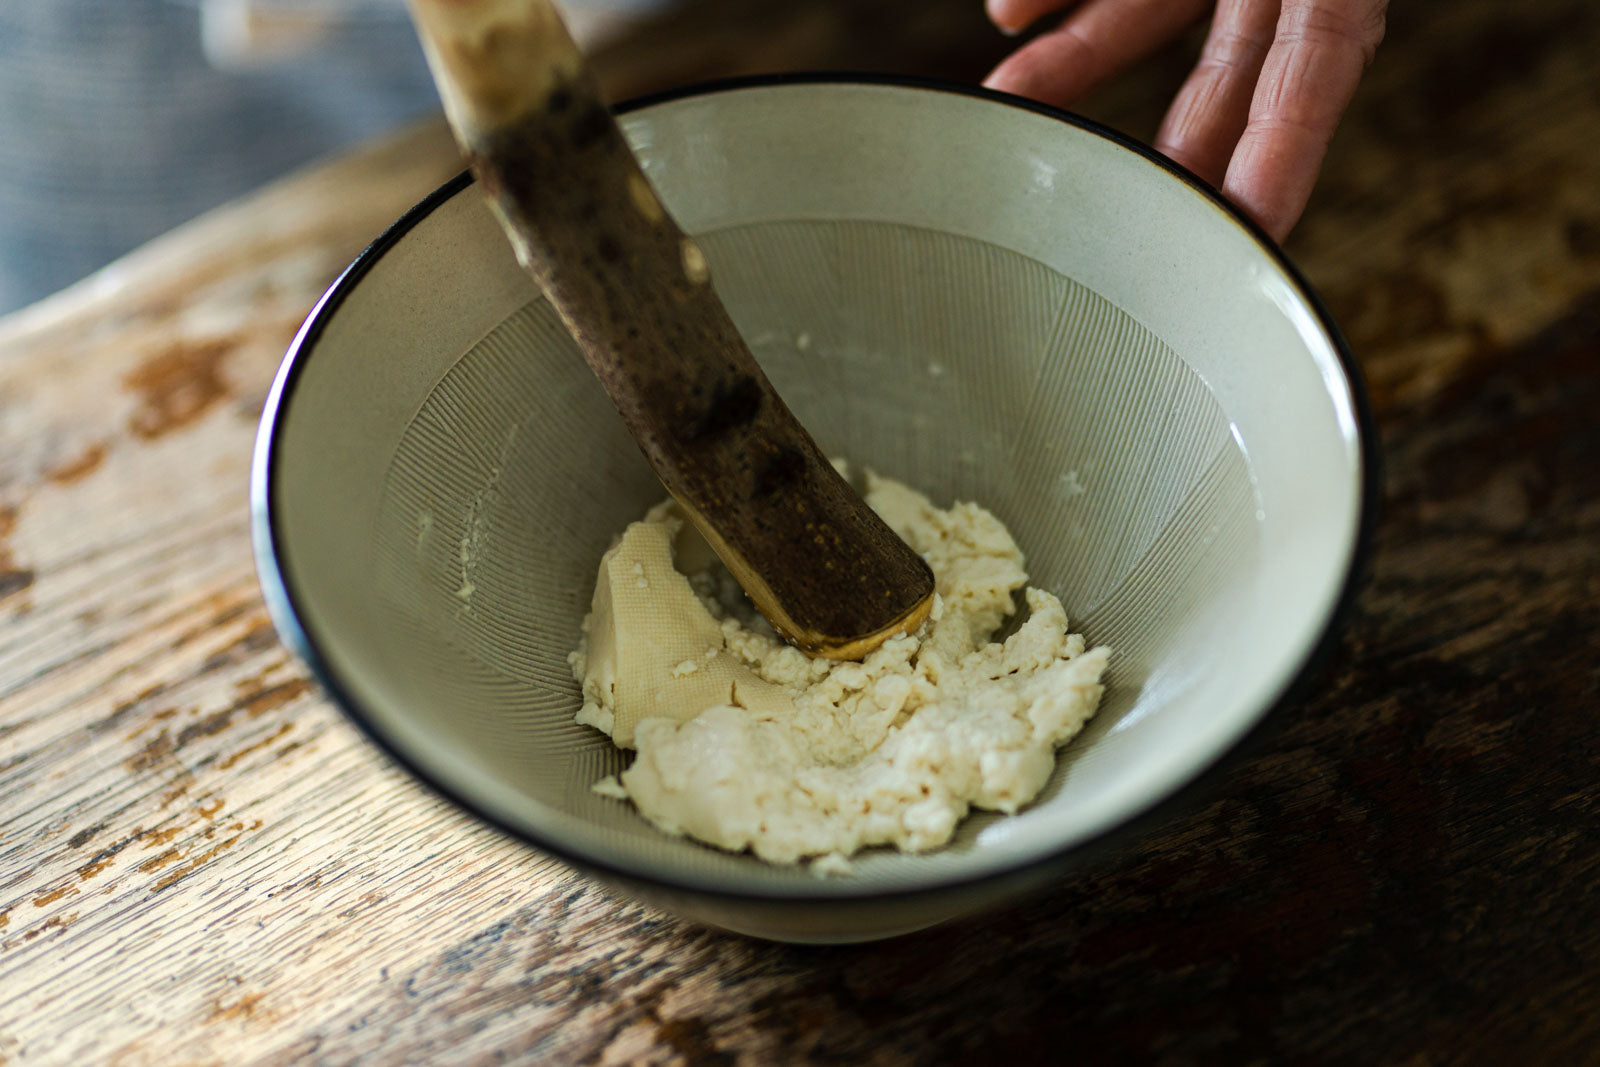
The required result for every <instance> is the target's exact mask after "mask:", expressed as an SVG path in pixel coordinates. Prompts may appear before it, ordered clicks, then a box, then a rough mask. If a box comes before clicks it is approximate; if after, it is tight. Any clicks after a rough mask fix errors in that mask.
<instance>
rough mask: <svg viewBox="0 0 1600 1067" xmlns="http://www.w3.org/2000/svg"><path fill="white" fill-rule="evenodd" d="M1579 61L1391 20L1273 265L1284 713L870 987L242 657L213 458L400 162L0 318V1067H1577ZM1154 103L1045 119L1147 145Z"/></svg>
mask: <svg viewBox="0 0 1600 1067" xmlns="http://www.w3.org/2000/svg"><path fill="white" fill-rule="evenodd" d="M674 42H678V44H677V45H674ZM1190 45H1191V46H1192V42H1191V43H1190ZM1005 47H1006V43H1005V42H1003V41H1001V40H1000V39H999V38H998V37H997V36H995V35H992V34H989V33H987V32H986V31H985V30H984V29H983V24H982V13H981V10H980V5H979V4H977V3H976V2H975V0H894V2H887V3H882V4H859V3H856V2H854V0H800V2H797V3H794V4H786V5H751V4H748V3H746V2H744V0H689V2H688V3H687V4H686V5H685V6H684V7H682V8H681V9H679V10H677V11H675V12H673V13H671V14H668V15H665V16H662V17H661V20H660V21H659V22H658V23H657V24H655V25H653V26H651V27H650V28H649V30H648V33H645V32H644V31H641V32H640V34H639V35H637V36H631V37H625V38H623V39H621V40H619V41H617V42H615V43H614V44H613V45H611V46H610V47H609V48H608V49H607V50H606V51H605V52H604V53H603V54H602V56H601V70H602V74H603V76H604V77H605V78H606V80H607V83H608V86H610V87H611V89H612V91H613V92H614V93H622V94H626V93H630V92H635V91H640V90H644V89H649V88H656V87H660V86H662V85H664V84H669V83H673V82H676V81H681V80H688V79H690V78H698V77H703V76H709V75H714V74H718V73H733V72H747V71H750V70H757V69H773V68H781V67H786V66H835V67H870V66H878V67H889V68H894V69H900V70H909V71H914V72H921V73H934V74H947V75H951V76H955V77H961V78H970V77H975V76H976V75H978V74H980V73H981V71H982V68H983V66H984V64H985V63H986V62H988V61H989V60H991V59H992V58H994V57H995V56H998V55H999V54H1001V53H1002V52H1003V50H1004V48H1005ZM1597 53H1600V9H1596V8H1595V7H1594V5H1592V4H1589V3H1586V2H1581V0H1563V2H1555V0H1530V2H1529V3H1525V4H1519V5H1505V4H1500V3H1495V2H1493V0H1464V2H1458V3H1451V4H1446V3H1443V2H1442V0H1429V2H1426V3H1410V4H1397V5H1395V9H1394V11H1393V12H1392V15H1391V27H1390V34H1389V39H1388V41H1387V42H1386V43H1385V45H1384V46H1383V49H1382V50H1381V51H1380V53H1379V58H1378V62H1377V64H1376V65H1375V66H1374V68H1373V70H1372V72H1371V73H1370V75H1369V77H1368V79H1367V81H1366V83H1365V84H1364V85H1363V88H1362V90H1361V93H1360V94H1359V95H1358V97H1357V99H1356V103H1355V105H1354V109H1353V112H1352V116H1351V119H1350V121H1349V122H1348V123H1347V124H1346V126H1345V128H1344V129H1343V130H1342V132H1341V133H1340V135H1339V137H1338V139H1337V140H1336V141H1335V144H1334V147H1333V152H1332V155H1331V156H1330V160H1329V168H1328V173H1327V176H1326V179H1325V181H1324V182H1323V184H1322V186H1321V187H1320V189H1319V191H1318V194H1317V196H1316V198H1315V199H1314V200H1313V203H1312V207H1311V210H1310V212H1309V214H1308V215H1307V217H1306V220H1305V222H1304V224H1303V225H1302V227H1301V228H1300V230H1299V231H1298V232H1297V233H1296V235H1295V237H1294V238H1293V240H1292V241H1291V245H1290V248H1291V251H1292V253H1293V254H1294V256H1295V258H1296V259H1297V260H1298V262H1299V263H1300V264H1301V266H1302V267H1303V268H1304V269H1305V271H1306V273H1307V274H1308V275H1309V277H1310V278H1311V280H1312V281H1313V283H1314V284H1316V285H1317V286H1318V287H1319V288H1320V289H1321V290H1322V292H1323V293H1324V295H1325V296H1326V298H1327V301H1328V303H1329V305H1330V306H1331V307H1332V309H1333V311H1334V313H1335V315H1336V316H1337V318H1338V319H1339V320H1340V322H1341V323H1342V324H1343V326H1344V328H1345V330H1346V332H1347V333H1348V335H1349V337H1350V340H1351V343H1352V345H1353V347H1354V349H1355V350H1356V352H1357V354H1358V356H1359V358H1360V359H1361V361H1362V363H1363V365H1364V367H1365V368H1366V370H1367V373H1368V375H1369V377H1370V378H1371V381H1372V384H1373V395H1374V400H1375V403H1376V407H1377V411H1378V419H1379V423H1380V426H1381V429H1382V432H1383V437H1384V442H1385V445H1386V448H1387V457H1386V459H1387V465H1386V466H1387V481H1386V489H1385V511H1384V516H1383V520H1382V523H1381V525H1380V527H1379V531H1378V538H1377V553H1376V555H1375V557H1374V559H1373V561H1372V565H1371V578H1370V581H1369V583H1368V584H1367V586H1366V588H1365V590H1364V591H1363V593H1362V595H1361V597H1360V599H1359V600H1358V602H1357V605H1356V610H1355V612H1354V614H1353V617H1352V619H1351V622H1350V625H1349V627H1348V629H1347V631H1346V632H1345V635H1344V637H1343V639H1342V640H1341V641H1340V643H1339V645H1338V647H1337V649H1336V651H1335V653H1334V656H1333V658H1332V660H1331V662H1330V663H1329V665H1328V668H1327V670H1326V672H1325V673H1324V675H1323V676H1322V679H1321V682H1320V684H1319V685H1318V686H1317V687H1316V688H1314V689H1313V690H1311V691H1310V692H1308V693H1307V694H1305V695H1303V696H1301V697H1300V698H1299V699H1297V700H1296V701H1295V702H1293V703H1292V704H1291V705H1290V706H1289V707H1288V708H1286V709H1285V710H1284V712H1283V713H1282V714H1281V716H1280V718H1279V720H1278V723H1277V727H1276V729H1275V731H1274V732H1273V733H1272V734H1271V735H1270V736H1269V737H1267V738H1266V739H1265V740H1263V741H1262V742H1261V744H1260V745H1259V747H1257V748H1256V749H1254V750H1253V751H1252V752H1251V754H1250V755H1249V756H1248V757H1247V758H1246V759H1245V760H1244V761H1243V762H1241V763H1240V764H1239V765H1238V766H1237V767H1235V768H1234V769H1233V770H1232V771H1231V772H1230V774H1229V775H1228V777H1227V778H1226V779H1225V780H1223V781H1221V782H1219V783H1218V784H1217V785H1216V786H1215V788H1214V789H1213V790H1212V791H1211V792H1210V793H1208V794H1207V795H1206V796H1204V797H1202V798H1200V799H1198V800H1197V801H1196V803H1195V806H1194V807H1193V808H1192V809H1190V810H1189V811H1188V812H1186V813H1184V814H1181V815H1179V816H1177V817H1176V818H1175V819H1174V820H1173V821H1171V822H1170V823H1168V824H1166V825H1164V826H1161V827H1159V828H1157V829H1156V830H1154V831H1152V832H1151V833H1150V834H1149V835H1147V836H1146V837H1145V838H1143V839H1142V840H1140V841H1138V842H1136V843H1134V844H1133V845H1131V846H1130V847H1129V848H1128V850H1127V851H1125V852H1123V853H1121V854H1118V855H1114V856H1110V857H1107V858H1106V859H1104V860H1103V861H1101V862H1099V863H1098V864H1097V865H1096V866H1095V867H1094V868H1093V869H1091V870H1089V871H1087V872H1085V873H1083V874H1082V875H1080V876H1078V877H1075V878H1073V879H1070V880H1068V881H1065V882H1063V883H1061V884H1059V885H1057V886H1054V887H1052V888H1051V889H1050V890H1049V891H1047V892H1045V893H1044V894H1043V895H1042V896H1040V897H1039V898H1037V899H1035V900H1033V901H1032V902H1030V903H1027V904H1025V905H1022V906H1019V907H1017V908H1014V909H1012V910H1010V911H1008V912H1004V913H1001V914H997V915H992V916H987V917H982V918H978V919H974V920H970V921H967V922H964V923H958V924H955V925H953V926H951V927H948V928H945V929H941V930H936V931H931V932H928V933H925V934H921V935H916V936H913V937H909V938H905V939H902V940H899V941H895V942H890V943H887V944H880V945H871V946H863V947H857V948H847V949H799V948H788V947H782V946H774V945H766V944H760V943H755V942H750V941H746V940H743V939H740V938H737V937H732V936H727V935H723V934H718V933H714V932H710V931H707V930H703V929H697V928H694V927H690V926H686V925H684V924H680V923H678V922H676V921H674V920H671V919H668V918H664V917H662V916H661V915H659V914H657V913H655V912H653V911H651V910H649V909H648V908H645V907H643V906H641V905H638V904H634V903H631V902H629V901H626V900H621V899H618V898H617V897H615V896H613V895H612V894H611V893H609V892H608V891H606V890H604V889H601V888H599V887H597V886H596V885H594V884H593V883H591V882H589V881H587V880H585V879H584V878H582V877H580V876H577V875H575V874H573V873H572V872H571V871H569V870H567V869H566V868H564V867H562V866H561V865H559V864H557V863H555V862H553V861H550V860H548V859H545V858H543V857H541V856H539V855H537V854H534V853H531V852H528V851H526V850H524V849H522V848H520V847H517V846H514V845H512V844H510V843H509V842H507V841H505V840H503V839H501V838H500V837H498V836H497V835H496V834H494V833H492V832H490V831H488V830H485V829H483V828H481V827H479V826H476V825H474V824H473V823H472V822H471V821H470V820H468V819H466V818H464V817H463V816H461V815H459V814H457V813H456V812H455V811H453V810H452V809H450V808H449V807H448V806H446V805H445V804H443V803H442V802H440V801H437V800H436V799H434V798H433V797H431V796H430V795H429V794H427V793H425V792H424V791H422V790H421V789H420V788H418V787H417V786H416V785H414V784H413V783H412V782H410V781H409V780H408V779H407V778H406V777H405V776H404V775H402V774H401V773H399V772H398V771H396V770H395V769H393V768H392V767H390V766H389V765H387V764H386V763H385V762H384V760H383V759H382V758H381V757H380V756H379V755H378V754H377V753H376V752H375V751H374V750H373V749H372V748H371V747H370V746H369V745H368V744H367V743H366V742H364V741H363V740H362V739H361V737H360V736H359V735H358V734H357V733H356V731H355V730H354V729H352V728H351V727H350V726H348V725H347V724H346V723H345V722H344V721H343V720H342V719H341V718H340V717H339V716H338V715H337V713H335V712H334V711H333V710H332V709H331V707H330V706H329V705H328V704H327V702H326V701H324V700H323V699H322V698H321V697H320V696H319V695H318V693H317V692H316V690H315V688H314V687H313V686H312V685H311V684H310V683H309V682H308V680H307V678H306V675H305V672H304V671H303V669H302V668H301V667H300V666H299V665H298V664H297V663H295V662H294V661H293V660H291V659H290V657H289V656H288V655H287V653H285V652H284V651H283V649H282V648H281V647H280V646H279V645H278V643H277V641H276V638H275V637H274V635H273V633H272V629H271V626H270V623H269V622H268V620H267V617H266V614H265V611H264V610H263V607H262V604H261V599H260V595H259V592H258V590H257V587H256V583H255V576H254V572H253V570H252V565H251V561H250V548H249V538H248V528H247V519H246V504H245V484H246V475H247V467H248V461H249V454H250V447H251V443H252V436H253V433H254V427H255V419H256V416H257V413H258V411H259V409H260V405H261V402H262V398H263V397H264V395H265V391H266V388H267V384H268V382H269V381H270V378H271V375H272V373H273V370H274V369H275V367H276V364H277V361H278V359H279V357H280V355H281V353H282V350H283V348H284V346H285V345H286V343H287V342H288V340H289V338H290V336H291V335H292V333H293V331H294V329H295V327H296V325H297V323H298V322H299V321H300V319H301V318H302V317H303V316H304V314H305V312H306V310H307V309H308V308H309V307H310V305H311V303H312V301H313V300H314V299H315V298H316V296H317V294H318V293H319V292H320V290H321V289H322V288H323V287H324V286H325V285H326V284H327V283H328V282H329V281H330V280H331V279H332V278H333V277H334V275H335V274H336V273H337V271H338V270H339V269H340V268H341V267H342V266H343V265H344V264H345V263H346V262H347V261H348V260H349V258H350V257H351V256H352V255H354V254H355V252H356V251H358V250H359V249H360V247H361V246H362V245H363V244H364V243H365V242H366V241H368V240H369V239H370V238H371V237H372V236H374V235H375V234H376V233H377V232H378V231H379V230H380V229H381V228H382V226H383V225H385V224H386V223H387V222H388V221H390V220H391V219H393V218H394V217H396V216H397V215H398V214H399V213H400V212H401V211H402V210H403V209H404V207H406V206H407V205H409V204H410V203H411V202H413V201H414V200H416V199H417V198H418V197H419V196H420V195H421V194H422V193H423V192H425V191H426V190H427V189H429V188H431V187H432V186H433V185H434V184H436V183H437V182H438V181H440V180H442V179H443V178H444V177H445V176H446V175H448V174H450V173H451V172H453V171H454V170H455V169H456V162H455V152H454V148H453V146H452V145H451V144H450V143H449V140H448V137H447V136H446V135H445V134H444V132H443V129H442V127H441V126H438V125H432V126H429V127H426V128H424V129H422V130H419V131H415V132H413V133H411V134H409V135H407V136H405V137H402V138H401V139H400V140H399V141H397V142H395V143H392V144H389V145H386V146H377V147H374V148H373V149H371V150H369V151H367V152H364V153H360V154H357V155H355V156H353V157H351V158H348V159H345V160H343V161H340V162H336V163H334V164H331V165H329V166H328V167H325V168H323V169H320V170H317V171H313V172H309V173H307V174H305V175H302V176H299V177H297V178H295V179H293V180H291V181H288V182H286V183H284V184H281V185H278V186H275V187H272V188H270V189H268V190H265V191H263V192H262V193H261V194H259V195H257V196H255V197H252V198H250V199H249V200H248V201H246V202H244V203H242V204H239V205H236V206H234V207H230V208H227V209H224V210H223V211H221V212H219V213H217V214H215V215H213V216H211V217H209V218H207V219H205V220H202V221H200V222H199V223H197V224H195V225H193V226H191V227H187V228H185V229H184V230H181V231H179V232H177V233H175V234H173V235H172V236H170V237H168V238H165V239H163V240H161V241H158V242H156V243H155V244H153V245H151V246H149V247H148V248H146V249H145V250H143V251H141V252H139V253H137V254H135V255H134V256H132V257H130V258H129V259H127V260H125V261H124V262H122V263H121V264H119V265H117V266H116V267H114V268H113V269H112V270H110V271H109V272H107V274H106V275H104V276H103V277H101V278H99V279H96V280H95V281H93V282H92V283H90V284H88V285H85V286H83V287H80V288H78V289H76V290H74V291H69V292H68V293H67V294H64V295H62V296H61V297H58V298H55V299H53V300H51V301H47V302H46V303H45V304H43V305H40V306H38V307H35V308H33V309H30V310H28V311H26V312H23V313H21V314H19V315H17V316H13V317H12V318H10V319H8V320H4V321H0V1062H4V1063H7V1064H11V1063H67V1062H74V1063H76V1062H91V1063H120V1064H128V1065H137V1064H168V1063H229V1064H232V1063H268V1064H292V1063H302V1062H326V1063H346V1062H356V1061H359V1062H364V1063H401V1062H488V1061H492V1060H496V1059H502V1058H503V1059H511V1060H520V1061H523V1062H538V1063H545V1062H549V1063H563V1062H588V1063H657V1064H667V1063H775V1062H796V1061H811V1062H844V1063H857V1062H862V1063H925V1062H949V1061H967V1062H1041V1061H1046V1060H1048V1059H1053V1058H1058V1057H1060V1056H1062V1055H1071V1056H1072V1057H1074V1058H1076V1059H1080V1060H1083V1061H1085V1062H1111V1063H1169V1064H1190V1063H1228V1064H1256V1063H1262V1064H1265V1063H1296V1064H1302V1063H1304V1064H1317V1063H1361V1064H1385V1063H1393V1064H1418V1065H1421V1064H1427V1065H1429V1067H1442V1065H1453V1064H1479V1063H1484V1064H1487V1063H1541V1064H1569V1063H1571V1064H1584V1063H1600V1054H1597V1052H1596V1050H1597V1049H1600V1021H1597V1020H1600V894H1597V893H1596V891H1595V887H1596V885H1597V884H1600V835H1596V833H1595V832H1594V827H1595V825H1596V823H1597V818H1600V810H1597V809H1600V785H1597V782H1600V775H1597V768H1600V721H1597V715H1600V671H1597V669H1596V667H1595V666H1594V656H1593V646H1594V638H1593V635H1594V634H1595V633H1596V632H1600V419H1597V418H1596V414H1597V412H1600V236H1597V235H1600V197H1597V196H1596V190H1600V142H1597V141H1596V139H1595V138H1594V136H1593V131H1594V130H1595V129H1596V128H1600V93H1597V92H1596V86H1597V82H1596V80H1595V75H1594V66H1593V56H1594V55H1596V54H1597ZM1185 58H1186V57H1185V54H1184V51H1183V49H1175V50H1170V51H1168V52H1166V53H1163V54H1162V55H1161V56H1158V57H1157V58H1156V60H1155V61H1154V63H1153V64H1152V66H1151V67H1149V68H1147V69H1146V70H1145V71H1143V72H1142V73H1141V74H1140V75H1139V76H1138V77H1135V78H1132V79H1129V80H1127V81H1124V82H1122V83H1119V84H1118V85H1116V86H1114V87H1111V88H1109V89H1107V90H1106V91H1104V92H1103V93H1101V94H1100V95H1099V96H1097V97H1096V98H1095V99H1094V100H1093V101H1091V103H1090V105H1089V106H1088V108H1087V109H1088V110H1089V111H1090V112H1091V113H1092V114H1094V115H1096V116H1097V117H1101V118H1104V119H1107V120H1108V121H1111V122H1112V123H1113V124H1115V125H1118V126H1121V127H1122V128H1124V129H1127V130H1129V131H1130V132H1132V133H1134V134H1136V135H1140V136H1146V137H1148V136H1149V135H1150V133H1151V132H1152V131H1153V129H1154V124H1155V122H1156V120H1157V119H1158V118H1159V110H1160V103H1161V101H1162V99H1163V98H1164V97H1165V96H1166V95H1168V94H1170V92H1171V90H1172V89H1173V87H1174V86H1175V85H1176V83H1177V81H1178V79H1179V78H1180V77H1181V73H1182V67H1183V63H1184V61H1185Z"/></svg>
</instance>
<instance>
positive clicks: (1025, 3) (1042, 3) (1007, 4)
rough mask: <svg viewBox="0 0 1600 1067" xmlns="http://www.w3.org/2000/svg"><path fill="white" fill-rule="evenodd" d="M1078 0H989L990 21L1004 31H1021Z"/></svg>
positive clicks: (987, 4) (987, 7)
mask: <svg viewBox="0 0 1600 1067" xmlns="http://www.w3.org/2000/svg"><path fill="white" fill-rule="evenodd" d="M1077 3H1078V0H987V2H986V3H985V5H984V6H985V8H986V9H987V10H988V12H989V21H990V22H992V23H994V24H995V26H997V27H998V28H999V29H1000V30H1001V31H1002V32H1003V33H1021V32H1022V31H1023V30H1025V29H1027V28H1028V27H1029V26H1032V25H1033V24H1034V23H1035V22H1037V21H1038V20H1039V19H1041V18H1043V17H1044V16H1046V15H1049V14H1051V13H1053V12H1056V11H1065V10H1066V9H1068V8H1070V7H1073V6H1075V5H1076V4H1077Z"/></svg>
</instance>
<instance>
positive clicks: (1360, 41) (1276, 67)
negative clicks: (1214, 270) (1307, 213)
mask: <svg viewBox="0 0 1600 1067" xmlns="http://www.w3.org/2000/svg"><path fill="white" fill-rule="evenodd" d="M1386 6H1387V5H1386V3H1384V2H1383V0H1284V4H1283V14H1282V15H1281V16H1280V17H1279V19H1278V30H1277V37H1276V39H1275V40H1274V41H1273V44H1272V48H1271V49H1270V50H1269V51H1268V53H1267V58H1266V60H1265V62H1264V63H1263V64H1262V68H1261V79H1260V81H1259V82H1257V84H1256V91H1255V95H1254V97H1253V99H1252V100H1251V103H1250V117H1249V121H1248V122H1247V123H1246V125H1245V130H1244V133H1243V134H1242V135H1241V136H1240V138H1239V145H1238V147H1237V148H1236V149H1235V150H1234V153H1233V158H1232V160H1231V161H1230V162H1229V164H1228V171H1227V174H1226V176H1225V177H1224V178H1223V184H1222V191H1223V193H1224V194H1225V195H1227V196H1228V198H1229V199H1231V200H1232V201H1233V202H1234V203H1236V204H1238V205H1239V206H1240V207H1242V208H1243V209H1244V210H1245V211H1246V212H1247V213H1249V214H1250V215H1252V216H1254V218H1255V220H1256V221H1257V222H1259V223H1260V224H1261V226H1262V227H1263V228H1264V229H1265V230H1266V231H1267V232H1268V233H1269V234H1271V235H1272V236H1273V237H1274V238H1275V239H1277V240H1280V241H1281V240H1283V239H1284V238H1285V237H1287V236H1288V234H1289V231H1290V230H1291V229H1293V228H1294V224H1295V223H1296V222H1298V221H1299V219H1300V214H1301V212H1303V211H1304V210H1305V206H1306V202H1307V201H1309V200H1310V199H1311V189H1312V186H1314V185H1315V184H1316V181H1317V174H1318V173H1319V172H1320V171H1321V170H1322V160H1323V157H1324V156H1325V155H1326V154H1327V150H1328V142H1329V141H1330V140H1332V139H1333V131H1334V128H1335V127H1337V126H1338V124H1339V119H1340V118H1341V117H1342V116H1343V115H1344V111H1345V108H1346V107H1348V106H1349V104H1350V98H1351V97H1352V96H1354V95H1355V91H1356V84H1357V83H1358V82H1360V80H1361V75H1362V74H1363V73H1364V72H1365V71H1366V69H1367V66H1368V64H1370V63H1371V62H1372V57H1373V53H1374V52H1375V51H1376V50H1377V47H1378V43H1379V42H1380V41H1381V40H1383V30H1384V9H1385V7H1386Z"/></svg>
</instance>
